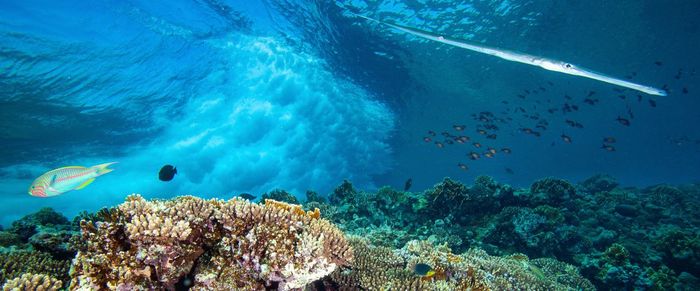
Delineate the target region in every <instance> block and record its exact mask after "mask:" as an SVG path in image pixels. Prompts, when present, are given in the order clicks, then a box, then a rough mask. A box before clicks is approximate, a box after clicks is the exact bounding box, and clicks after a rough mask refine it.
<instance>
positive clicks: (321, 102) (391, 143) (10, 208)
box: [0, 0, 700, 224]
mask: <svg viewBox="0 0 700 291" xmlns="http://www.w3.org/2000/svg"><path fill="white" fill-rule="evenodd" d="M317 2H322V1H276V0H267V1H260V2H258V1H216V0H204V1H167V2H154V1H87V2H86V1H59V2H55V1H53V2H52V1H2V2H1V3H0V8H1V9H0V144H1V145H2V146H1V147H0V184H1V185H2V187H1V188H0V195H1V196H2V205H1V206H0V211H1V212H2V213H3V215H2V221H1V222H2V223H3V224H8V223H9V222H11V221H13V220H15V219H17V218H18V217H20V216H22V215H24V214H26V213H30V212H34V211H36V210H37V209H39V208H41V207H45V206H50V207H53V208H55V209H57V210H59V211H62V212H63V213H65V214H66V215H69V216H72V215H74V214H76V213H77V212H79V211H82V210H96V209H98V208H100V207H104V206H109V205H114V204H116V203H119V202H121V201H122V200H123V199H124V197H125V196H126V195H127V194H130V193H141V194H143V195H144V196H145V197H172V196H175V195H182V194H196V195H199V196H202V197H221V198H230V197H232V196H233V195H235V194H239V193H241V192H248V193H257V194H259V193H262V192H265V191H269V190H271V189H274V188H283V189H286V190H288V191H290V192H292V193H295V194H298V195H302V194H303V192H304V191H305V190H307V189H313V190H316V191H318V192H320V193H327V192H328V191H329V190H330V189H332V188H333V187H335V186H336V185H338V184H339V183H340V182H341V181H342V180H343V179H349V180H351V181H353V183H354V184H355V186H356V187H358V188H361V189H373V188H376V187H378V186H382V185H392V186H395V187H402V185H403V183H404V181H405V180H406V179H408V178H412V179H413V187H414V189H423V188H426V187H428V186H430V185H433V184H434V183H437V182H438V181H440V180H441V179H442V177H445V176H450V177H452V178H454V179H457V180H461V181H465V182H469V181H472V180H473V179H474V177H476V176H477V175H491V176H494V177H495V178H496V179H498V180H499V181H500V182H504V183H510V184H513V185H520V186H527V185H529V184H530V183H531V182H532V181H533V180H535V179H537V178H540V177H545V176H557V177H559V178H565V179H569V180H572V181H580V180H583V179H584V178H586V177H589V176H591V175H593V174H596V173H609V174H611V175H612V176H614V177H616V178H617V179H618V180H619V181H620V182H621V183H622V184H623V185H630V186H647V185H653V184H658V183H674V184H677V183H687V182H696V181H698V179H699V178H700V168H699V167H698V165H700V130H698V127H697V126H696V124H698V123H699V122H700V115H699V114H697V111H698V110H697V109H698V108H700V101H699V100H700V99H699V98H698V96H699V95H698V92H700V86H699V85H698V84H699V82H698V81H699V78H700V77H699V76H698V74H697V69H698V65H699V64H700V59H699V58H700V57H699V55H698V54H697V52H696V47H695V44H697V43H700V36H699V35H698V24H699V23H698V22H699V20H698V19H697V17H696V16H697V15H696V11H700V5H699V4H698V3H697V2H694V1H680V2H679V1H675V2H674V3H672V4H670V3H666V2H664V1H613V2H609V1H606V2H604V3H603V2H598V1H594V2H591V1H584V2H580V3H575V2H563V1H405V2H404V1H380V2H369V1H367V2H366V1H342V2H338V3H332V2H330V1H329V2H324V3H317ZM589 2H590V3H589ZM348 11H352V12H356V13H361V14H364V15H368V16H371V17H374V18H378V19H382V20H385V21H390V22H393V23H396V24H401V25H406V26H411V27H414V28H418V29H422V30H426V31H432V32H435V33H439V34H443V35H446V36H450V37H452V38H457V39H465V40H469V41H473V42H476V43H482V44H486V45H489V46H493V47H498V48H503V49H510V50H515V51H521V52H527V53H529V54H532V55H538V56H545V57H549V58H554V59H560V60H566V61H569V62H572V63H574V64H578V65H581V66H584V67H588V68H592V69H594V70H596V71H600V72H603V73H605V74H610V75H612V76H617V77H620V78H625V77H629V78H630V79H631V80H633V81H635V82H639V83H642V84H647V85H651V86H656V87H664V86H665V87H666V88H667V89H668V91H669V95H668V96H666V97H655V96H650V95H645V94H641V95H640V96H641V97H638V93H637V92H633V91H631V90H624V91H620V90H619V89H621V88H619V87H615V86H613V85H608V84H604V83H601V82H596V81H593V80H588V79H583V78H578V77H573V76H568V75H563V74H559V73H556V72H550V71H546V70H542V69H539V68H536V67H531V66H527V65H523V64H517V63H513V62H508V61H504V60H500V59H497V58H494V57H490V56H485V55H480V54H477V53H474V52H470V51H466V50H463V49H459V48H455V47H449V46H446V45H443V44H439V43H435V42H430V41H426V40H422V39H419V38H416V37H413V36H409V35H407V34H405V33H402V32H399V31H396V30H392V29H390V28H388V27H386V26H381V25H377V24H376V23H372V22H369V21H367V20H364V19H361V18H358V17H354V16H352V15H350V14H349V13H348ZM526 92H530V93H526ZM591 92H595V93H593V94H591ZM518 95H526V96H525V98H520V97H518ZM589 95H590V96H589ZM567 96H569V97H567ZM588 97H591V98H592V99H597V100H598V101H597V102H596V103H595V104H594V105H590V104H587V103H585V102H584V100H585V99H586V98H588ZM640 98H641V99H640ZM567 105H568V106H569V109H568V110H569V111H570V112H565V109H564V107H566V106H567ZM573 105H575V106H576V107H577V108H578V109H577V110H574V109H571V108H572V107H571V106H573ZM652 105H655V106H652ZM520 108H522V110H521V109H520ZM550 111H551V112H550ZM480 112H491V113H493V115H494V120H492V121H489V122H484V121H479V120H478V117H479V113H480ZM473 114H476V118H475V117H474V115H473ZM618 117H622V118H625V119H628V120H629V121H630V126H624V125H622V124H621V123H620V122H618V121H617V120H616V119H617V118H618ZM541 120H546V122H547V125H546V126H545V127H546V129H537V128H536V126H537V125H538V123H539V122H541ZM567 120H571V121H574V122H577V123H579V124H581V125H583V128H577V127H572V126H570V125H569V124H567V122H566V121H567ZM489 123H492V124H494V125H496V126H497V127H498V129H497V130H496V129H493V128H491V129H487V131H488V134H496V135H497V136H496V137H495V138H494V139H491V138H487V137H486V135H482V134H479V133H478V132H477V129H480V128H483V127H484V126H485V125H486V124H489ZM454 125H465V126H466V129H465V130H464V131H463V132H458V131H456V130H455V129H454V128H453V126H454ZM523 128H532V129H535V130H537V131H539V132H540V133H541V134H540V136H539V137H538V136H534V135H532V134H527V133H524V132H523V130H522V129H523ZM428 131H434V132H435V133H436V136H435V137H431V141H430V142H427V143H426V142H424V141H423V139H424V137H426V136H428V135H429V134H428ZM443 131H445V132H447V134H449V135H457V136H459V135H466V136H469V137H470V138H471V140H470V141H469V142H468V143H466V144H460V143H457V142H453V144H448V143H447V142H446V141H445V139H452V140H453V141H454V139H453V138H452V137H447V138H445V137H443V136H442V135H441V133H442V132H443ZM562 135H566V136H569V137H571V140H572V142H571V143H570V144H569V143H566V142H564V141H563V139H562V137H561V136H562ZM605 137H614V138H615V139H616V142H615V143H614V145H613V146H614V147H615V151H614V152H609V151H607V150H605V149H602V148H601V146H602V145H603V138H605ZM435 141H439V142H442V143H443V144H444V147H443V148H439V147H437V146H436V144H435V143H434V142H435ZM472 142H479V143H480V144H482V145H483V146H482V147H481V148H475V147H474V146H473V145H472ZM488 147H493V148H494V149H497V150H498V152H497V154H496V155H495V156H494V157H493V158H488V157H485V156H483V154H484V153H485V152H487V148H488ZM502 148H510V149H511V150H512V153H511V154H505V153H503V152H501V151H500V150H501V149H502ZM470 152H475V153H478V154H479V155H481V157H480V159H478V160H471V159H469V157H468V154H469V153H470ZM111 161H117V162H119V163H118V164H116V165H114V166H113V168H115V171H114V172H112V173H109V174H108V175H105V176H102V177H99V178H97V180H96V181H95V182H94V183H93V184H91V185H89V186H88V187H86V188H85V189H84V190H80V191H71V192H68V193H66V194H63V195H60V196H57V197H53V198H50V199H39V198H35V197H31V196H29V195H28V194H27V189H28V187H29V185H30V184H31V182H32V181H33V180H34V179H35V178H36V177H38V176H39V175H41V174H42V173H44V172H46V171H48V170H51V169H54V168H58V167H62V166H69V165H80V166H92V165H96V164H100V163H105V162H111ZM459 163H463V164H465V165H467V166H468V170H466V171H465V170H463V169H462V168H460V167H458V164H459ZM164 164H173V165H176V166H177V168H178V175H177V176H176V178H175V179H173V181H171V182H167V183H166V182H161V181H159V180H158V179H157V175H158V170H159V169H160V167H161V166H163V165H164Z"/></svg>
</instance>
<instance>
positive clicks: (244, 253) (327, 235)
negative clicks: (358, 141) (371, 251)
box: [71, 195, 353, 290]
mask: <svg viewBox="0 0 700 291" xmlns="http://www.w3.org/2000/svg"><path fill="white" fill-rule="evenodd" d="M103 217H104V219H103V221H102V222H98V223H92V222H87V221H83V222H81V228H82V237H83V241H84V243H82V244H81V245H80V246H79V252H78V255H77V256H76V258H75V259H74V263H73V269H72V271H71V279H72V280H71V289H74V290H75V289H80V290H87V289H105V288H109V289H129V290H130V289H174V288H175V286H176V285H178V286H181V285H188V286H190V287H191V289H192V290H228V289H242V290H258V289H264V288H266V287H268V288H269V287H273V288H274V287H276V288H279V289H280V290H288V289H299V288H302V287H304V286H305V285H306V284H308V283H310V282H312V281H314V280H317V279H319V278H321V277H323V276H325V275H327V274H329V273H331V272H332V271H333V270H335V269H336V268H337V267H338V266H344V265H348V264H349V263H350V261H351V260H352V257H353V255H352V250H351V249H350V247H349V246H348V244H347V243H346V241H345V237H344V235H343V233H342V232H340V230H338V229H337V228H336V227H335V226H333V225H332V224H331V223H330V222H328V221H327V220H325V219H320V212H319V211H318V209H315V210H314V211H304V210H303V209H302V208H301V206H299V205H291V204H287V203H283V202H277V201H274V200H266V201H265V204H264V205H258V204H254V203H251V202H249V201H245V200H242V199H232V200H229V201H221V200H216V199H212V200H203V199H200V198H196V197H192V196H184V197H178V198H176V199H173V200H165V201H146V200H145V199H143V198H142V197H141V196H138V195H132V196H129V197H128V198H127V200H126V202H125V203H123V204H121V205H119V206H118V207H117V208H114V209H112V210H110V211H107V212H105V213H103Z"/></svg>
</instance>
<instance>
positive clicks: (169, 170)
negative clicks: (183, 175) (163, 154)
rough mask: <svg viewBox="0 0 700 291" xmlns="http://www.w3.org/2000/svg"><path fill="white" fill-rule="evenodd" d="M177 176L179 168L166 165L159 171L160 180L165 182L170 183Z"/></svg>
mask: <svg viewBox="0 0 700 291" xmlns="http://www.w3.org/2000/svg"><path fill="white" fill-rule="evenodd" d="M175 174H177V168H175V167H174V166H173V165H165V166H163V167H162V168H160V171H158V179H159V180H161V181H163V182H168V181H170V180H172V179H173V177H175Z"/></svg>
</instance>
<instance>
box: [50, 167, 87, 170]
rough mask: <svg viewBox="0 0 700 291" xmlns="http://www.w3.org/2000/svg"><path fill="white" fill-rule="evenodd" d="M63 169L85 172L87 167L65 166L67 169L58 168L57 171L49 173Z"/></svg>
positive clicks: (63, 168)
mask: <svg viewBox="0 0 700 291" xmlns="http://www.w3.org/2000/svg"><path fill="white" fill-rule="evenodd" d="M65 169H76V170H85V169H87V167H83V166H67V167H60V168H58V169H53V170H51V171H59V170H65Z"/></svg>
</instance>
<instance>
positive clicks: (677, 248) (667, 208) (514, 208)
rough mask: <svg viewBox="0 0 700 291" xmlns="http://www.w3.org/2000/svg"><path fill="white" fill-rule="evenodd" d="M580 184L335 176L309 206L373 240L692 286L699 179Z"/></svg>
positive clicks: (620, 279) (642, 284) (617, 280)
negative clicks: (394, 183)
mask: <svg viewBox="0 0 700 291" xmlns="http://www.w3.org/2000/svg"><path fill="white" fill-rule="evenodd" d="M582 183H583V184H582V185H576V186H574V185H572V184H571V183H569V182H567V181H564V180H561V179H556V178H545V179H542V180H539V181H536V182H535V183H533V185H532V186H531V187H530V188H529V189H514V188H512V187H510V186H508V185H503V184H499V183H497V182H495V181H494V180H493V179H492V178H488V177H478V178H477V179H476V180H475V181H474V185H472V186H471V187H468V186H466V185H464V184H462V183H460V182H458V181H455V180H452V179H448V178H446V179H444V180H443V181H442V182H440V183H438V184H436V185H435V186H434V187H433V188H431V189H428V190H425V191H424V192H422V193H421V192H405V191H403V192H402V191H396V190H393V189H388V188H380V189H379V190H377V192H376V193H368V192H363V191H357V190H355V189H354V188H353V187H352V185H351V184H350V183H349V182H348V181H345V182H343V185H341V186H342V187H339V188H338V189H336V191H334V193H333V194H331V196H334V197H336V198H335V201H336V202H335V203H333V204H332V205H326V206H323V205H324V204H322V203H314V204H313V205H314V207H318V208H322V209H323V208H324V207H325V208H327V209H330V210H331V211H329V212H332V213H333V214H332V215H329V216H328V218H329V219H330V220H331V221H333V222H335V223H337V224H338V225H339V226H340V227H341V228H342V229H343V230H344V231H346V232H347V233H349V234H354V235H359V236H362V237H365V238H367V239H369V241H370V242H371V244H372V245H375V246H383V247H388V248H392V249H399V248H401V247H403V246H404V244H406V243H407V242H408V241H411V240H421V241H428V242H431V243H433V244H436V245H439V244H447V245H448V246H449V247H450V248H451V249H452V250H454V251H455V253H463V252H466V251H467V250H469V249H472V248H479V249H483V250H485V251H487V252H488V253H489V254H491V255H499V256H505V255H509V254H514V253H525V254H526V255H527V256H530V257H552V258H556V259H557V260H559V261H563V262H566V263H568V264H571V265H574V266H576V267H578V268H580V269H581V274H582V275H584V276H585V277H586V278H587V279H589V280H590V281H591V282H592V283H593V284H595V286H596V287H597V288H600V289H634V288H638V289H651V288H661V287H659V286H671V285H673V286H674V287H673V288H680V289H698V288H700V285H698V279H697V278H698V277H699V276H700V274H698V270H700V266H698V264H697V262H700V259H698V255H697V254H698V253H699V252H700V251H699V248H698V241H699V240H698V237H699V233H700V232H699V230H698V227H697V226H698V225H700V213H698V212H697V211H696V209H700V201H699V200H698V197H700V185H681V186H677V187H672V186H668V185H659V186H654V187H649V188H646V189H636V188H620V187H619V186H618V185H617V182H615V181H614V179H613V178H611V177H609V176H606V175H596V176H594V177H591V178H589V179H586V180H585V181H584V182H582ZM577 189H578V190H577ZM394 197H395V198H394ZM532 261H535V260H532Z"/></svg>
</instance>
